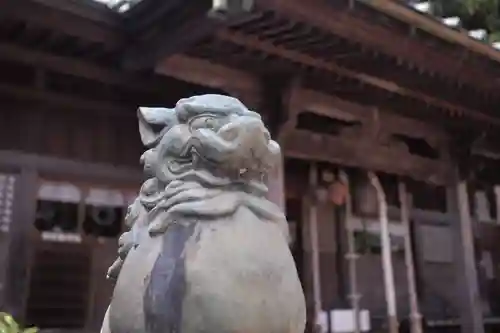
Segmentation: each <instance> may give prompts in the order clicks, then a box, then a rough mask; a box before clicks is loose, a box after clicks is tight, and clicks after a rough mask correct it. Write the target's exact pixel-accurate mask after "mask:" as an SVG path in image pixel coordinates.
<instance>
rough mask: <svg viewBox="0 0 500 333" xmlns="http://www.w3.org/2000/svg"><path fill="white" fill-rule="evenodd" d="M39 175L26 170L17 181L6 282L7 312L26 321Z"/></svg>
mask: <svg viewBox="0 0 500 333" xmlns="http://www.w3.org/2000/svg"><path fill="white" fill-rule="evenodd" d="M37 179H38V175H37V172H36V171H35V170H34V169H31V168H23V169H21V172H20V174H19V176H18V179H17V180H16V184H15V193H14V207H13V223H12V224H11V227H10V235H9V258H8V260H7V263H8V264H7V269H6V277H5V280H6V283H5V303H4V304H5V310H6V311H7V312H9V313H11V314H12V315H13V316H14V317H15V318H16V319H18V320H21V321H22V320H24V316H25V308H26V299H27V294H28V284H29V278H28V276H29V255H30V242H29V233H30V228H31V227H32V225H33V222H34V220H35V214H36V195H37Z"/></svg>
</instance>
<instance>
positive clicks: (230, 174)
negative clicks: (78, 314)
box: [102, 95, 306, 333]
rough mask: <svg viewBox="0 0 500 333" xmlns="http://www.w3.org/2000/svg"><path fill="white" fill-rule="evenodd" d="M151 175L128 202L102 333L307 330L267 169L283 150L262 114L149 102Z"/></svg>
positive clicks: (207, 104) (212, 103) (236, 105)
mask: <svg viewBox="0 0 500 333" xmlns="http://www.w3.org/2000/svg"><path fill="white" fill-rule="evenodd" d="M139 130H140V134H141V138H142V141H143V143H144V145H145V146H146V147H147V148H148V150H147V151H146V152H145V153H144V154H143V156H142V157H141V162H142V163H143V164H144V170H145V173H146V174H147V176H148V177H150V178H149V179H148V180H147V181H145V182H144V184H143V186H142V188H141V190H140V193H139V196H138V198H137V200H136V201H135V202H134V203H133V204H132V205H131V206H130V207H129V211H128V214H127V217H126V223H127V224H128V225H129V226H130V227H131V229H130V231H129V232H127V233H125V234H124V235H123V236H122V237H121V238H120V249H119V258H118V259H117V260H116V262H115V263H114V264H113V265H112V267H111V268H110V270H109V272H108V276H109V277H110V278H113V279H115V280H116V286H115V290H114V295H113V299H112V301H111V304H110V306H109V308H108V311H107V313H106V317H105V319H104V322H103V327H102V332H103V333H136V332H137V333H139V332H141V333H142V332H150V333H160V332H161V333H174V332H175V333H201V332H203V333H226V332H227V333H242V332H245V333H252V332H254V333H302V332H303V331H304V326H305V317H306V315H305V301H304V295H303V291H302V287H301V285H300V282H299V279H298V275H297V270H296V268H295V265H294V261H293V258H292V255H291V253H290V250H289V248H288V244H287V242H288V227H287V223H286V219H285V217H284V215H283V212H282V211H281V210H280V209H279V208H278V207H277V206H276V205H274V204H273V203H271V202H270V201H268V200H267V199H266V192H267V188H266V186H265V185H264V183H263V179H264V175H265V174H266V173H267V172H268V171H269V170H270V169H271V168H272V167H273V165H274V164H275V163H276V162H277V161H279V159H280V158H281V157H280V155H281V152H280V148H279V145H278V144H277V143H276V142H275V141H273V140H271V138H270V135H269V132H268V131H267V129H266V128H265V126H264V124H263V122H262V120H261V118H260V116H259V115H258V114H257V113H255V112H252V111H249V110H248V109H247V108H246V107H245V106H244V105H243V104H242V103H241V102H240V101H238V100H237V99H235V98H231V97H227V96H221V95H203V96H195V97H191V98H187V99H182V100H180V101H179V102H178V103H177V105H176V106H175V107H174V108H173V109H166V108H154V109H153V108H140V109H139Z"/></svg>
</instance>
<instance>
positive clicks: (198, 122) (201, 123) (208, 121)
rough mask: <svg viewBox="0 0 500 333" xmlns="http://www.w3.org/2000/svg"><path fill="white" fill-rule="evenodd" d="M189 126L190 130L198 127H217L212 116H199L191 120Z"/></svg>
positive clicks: (215, 120)
mask: <svg viewBox="0 0 500 333" xmlns="http://www.w3.org/2000/svg"><path fill="white" fill-rule="evenodd" d="M189 126H190V127H191V130H196V129H199V128H208V129H215V128H216V127H217V119H215V118H214V117H212V116H201V117H197V118H194V119H192V120H191V122H190V124H189Z"/></svg>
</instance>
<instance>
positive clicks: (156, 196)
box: [138, 95, 285, 232]
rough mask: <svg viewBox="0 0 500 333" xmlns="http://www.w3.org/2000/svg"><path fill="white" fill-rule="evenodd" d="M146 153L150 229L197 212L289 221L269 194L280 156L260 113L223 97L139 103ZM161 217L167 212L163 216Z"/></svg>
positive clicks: (161, 228) (143, 199) (144, 190)
mask: <svg viewBox="0 0 500 333" xmlns="http://www.w3.org/2000/svg"><path fill="white" fill-rule="evenodd" d="M138 116H139V131H140V134H141V139H142V142H143V143H144V145H145V146H146V147H147V148H148V150H147V151H146V152H145V153H144V154H143V156H142V157H141V162H142V163H143V165H144V170H145V172H146V173H147V174H148V176H149V177H150V179H149V180H148V181H146V182H145V183H144V184H143V187H142V189H141V192H140V196H139V198H140V200H141V202H142V204H143V205H144V206H145V207H147V209H148V211H150V213H149V215H150V219H151V220H155V221H151V223H152V224H151V226H150V232H161V231H164V230H165V229H166V226H167V225H168V223H170V222H172V221H174V220H175V221H179V220H183V219H185V218H186V217H187V216H191V217H192V216H196V218H197V219H200V218H201V219H203V218H208V219H214V218H218V217H220V216H228V215H230V214H231V213H234V212H235V211H236V210H237V209H238V208H239V207H242V206H244V207H246V208H248V209H250V210H251V211H253V212H254V213H255V214H256V215H257V217H258V218H260V219H263V220H270V221H278V220H279V221H280V222H283V221H285V220H284V216H283V214H282V212H281V211H280V210H279V208H277V207H276V206H275V205H273V204H272V203H271V202H269V201H267V200H266V199H265V195H266V192H267V188H266V186H265V185H264V181H263V180H264V177H265V175H266V173H267V172H268V171H269V170H270V169H271V168H272V167H273V166H274V164H275V163H276V161H277V160H278V159H279V158H280V154H281V152H280V148H279V145H278V144H277V143H276V142H275V141H273V140H271V137H270V135H269V132H268V130H267V129H266V127H265V126H264V124H263V122H262V119H261V117H260V115H259V114H258V113H256V112H253V111H250V110H248V109H247V108H246V107H245V105H243V104H242V103H241V102H240V101H239V100H237V99H235V98H232V97H228V96H222V95H201V96H194V97H190V98H186V99H181V100H180V101H179V102H177V104H176V105H175V107H174V108H172V109H168V108H139V112H138ZM158 215H161V217H159V216H158Z"/></svg>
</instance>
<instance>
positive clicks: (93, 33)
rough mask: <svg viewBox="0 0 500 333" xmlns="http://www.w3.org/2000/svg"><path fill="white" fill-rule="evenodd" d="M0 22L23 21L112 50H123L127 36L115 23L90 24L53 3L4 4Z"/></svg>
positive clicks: (15, 0)
mask: <svg viewBox="0 0 500 333" xmlns="http://www.w3.org/2000/svg"><path fill="white" fill-rule="evenodd" d="M4 2H5V3H4V4H2V10H0V18H7V19H14V20H21V21H23V22H26V23H28V24H31V25H34V26H37V27H42V28H47V29H51V30H55V31H57V32H59V33H63V34H65V35H68V36H73V37H78V38H81V39H83V40H86V41H89V42H94V43H102V44H105V45H107V47H108V48H109V49H115V48H118V47H120V46H123V45H124V43H125V37H126V36H125V34H124V33H123V31H122V29H121V27H120V25H119V24H118V23H117V22H111V21H112V20H105V19H102V20H95V19H94V20H91V19H89V18H88V15H87V17H86V16H85V15H80V14H77V13H76V12H75V11H73V12H68V11H64V10H60V9H59V8H57V6H53V5H51V4H52V2H51V1H40V0H4ZM57 2H58V3H59V2H60V1H57Z"/></svg>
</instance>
